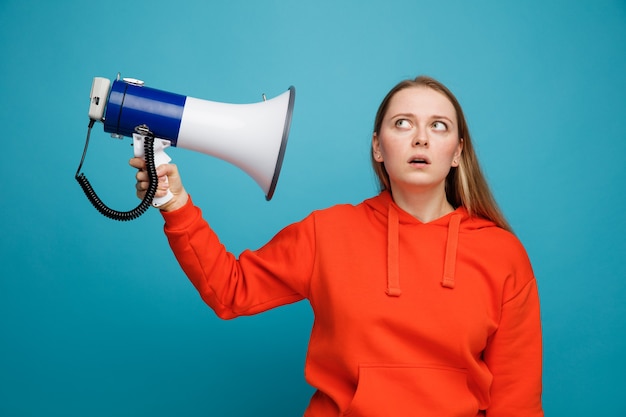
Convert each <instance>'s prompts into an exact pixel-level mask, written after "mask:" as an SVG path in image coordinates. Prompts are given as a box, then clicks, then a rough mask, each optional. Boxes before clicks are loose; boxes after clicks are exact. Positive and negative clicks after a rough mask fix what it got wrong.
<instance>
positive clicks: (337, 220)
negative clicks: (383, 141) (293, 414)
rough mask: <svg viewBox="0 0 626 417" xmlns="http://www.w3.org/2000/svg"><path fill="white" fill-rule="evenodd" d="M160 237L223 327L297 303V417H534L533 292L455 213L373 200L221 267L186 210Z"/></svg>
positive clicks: (521, 267)
mask: <svg viewBox="0 0 626 417" xmlns="http://www.w3.org/2000/svg"><path fill="white" fill-rule="evenodd" d="M163 216H164V218H165V221H166V224H165V232H166V234H167V237H168V239H169V242H170V245H171V247H172V249H173V251H174V254H175V255H176V257H177V259H178V261H179V263H180V265H181V266H182V268H183V270H184V271H185V273H186V274H187V276H188V277H189V279H190V280H191V281H192V283H193V284H194V286H195V287H196V288H197V290H198V291H199V293H200V295H201V296H202V298H203V299H204V301H205V302H206V303H207V304H208V305H209V306H211V308H213V310H214V311H215V312H216V314H217V315H218V316H219V317H221V318H224V319H228V318H233V317H237V316H240V315H250V314H256V313H259V312H262V311H265V310H267V309H270V308H273V307H277V306H280V305H284V304H287V303H292V302H296V301H299V300H302V299H305V298H306V299H308V300H309V302H310V304H311V306H312V308H313V312H314V317H315V320H314V324H313V329H312V333H311V338H310V342H309V348H308V353H307V359H306V367H305V375H306V379H307V381H308V382H309V383H310V384H311V385H312V386H314V387H315V388H316V389H317V391H316V393H315V394H314V396H313V397H312V399H311V401H310V404H309V406H308V408H307V410H306V412H305V416H307V417H320V416H321V417H329V416H351V417H361V416H367V417H390V416H393V417H396V416H398V417H400V416H437V417H453V416H458V417H475V416H483V415H486V416H489V417H515V416H520V417H522V416H523V417H538V416H543V411H542V405H541V328H540V315H539V299H538V294H537V285H536V281H535V279H534V276H533V272H532V269H531V265H530V263H529V260H528V257H527V255H526V252H525V250H524V248H523V247H522V245H521V243H520V242H519V241H518V240H517V239H516V238H515V237H514V236H513V235H512V234H510V233H508V232H506V231H504V230H502V229H500V228H498V227H496V226H495V225H494V224H493V223H492V222H490V221H487V220H483V219H478V218H470V217H469V215H468V213H467V211H466V210H465V209H463V208H459V209H457V210H456V211H454V212H453V213H450V214H448V215H446V216H444V217H441V218H440V219H437V220H435V221H432V222H430V223H422V222H420V221H419V220H417V219H415V218H414V217H413V216H411V215H410V214H408V213H406V212H405V211H403V210H402V209H400V208H399V207H398V206H397V205H396V204H395V203H394V202H393V200H392V198H391V196H390V195H389V194H388V193H387V192H383V193H381V194H380V195H379V196H376V197H374V198H371V199H368V200H365V201H364V202H363V203H361V204H359V205H356V206H352V205H339V206H335V207H332V208H329V209H326V210H320V211H315V212H313V213H312V214H311V215H309V216H308V217H307V218H305V219H304V220H302V221H300V222H298V223H295V224H292V225H290V226H288V227H286V228H285V229H283V230H282V231H280V232H279V233H278V234H277V235H276V236H275V237H274V238H273V239H272V240H271V241H270V242H269V243H267V244H266V245H265V246H264V247H262V248H261V249H259V250H256V251H250V250H247V251H244V252H243V253H242V254H241V255H240V256H239V258H238V259H237V258H235V256H233V255H232V254H230V253H229V252H227V251H226V249H225V248H224V247H223V245H222V244H221V243H220V242H219V240H218V237H217V236H216V235H215V233H214V232H213V231H212V230H211V229H210V227H209V226H208V225H207V223H206V222H205V221H204V220H203V219H202V217H201V212H200V209H199V208H197V207H195V206H194V205H193V203H192V202H191V201H190V202H189V203H188V204H187V205H186V206H185V207H183V208H181V209H179V210H177V211H174V212H169V213H163Z"/></svg>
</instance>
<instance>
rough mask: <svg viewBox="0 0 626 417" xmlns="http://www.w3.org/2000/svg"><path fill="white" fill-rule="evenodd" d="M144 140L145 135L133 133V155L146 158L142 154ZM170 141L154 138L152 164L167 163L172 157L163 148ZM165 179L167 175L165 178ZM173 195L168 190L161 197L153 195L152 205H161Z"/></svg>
mask: <svg viewBox="0 0 626 417" xmlns="http://www.w3.org/2000/svg"><path fill="white" fill-rule="evenodd" d="M144 141H145V136H143V135H140V134H138V133H133V149H134V151H135V156H136V157H138V158H143V159H144V160H145V159H146V156H145V154H144ZM170 144H171V142H170V141H169V140H166V139H159V138H154V166H155V167H158V166H159V165H163V164H167V163H169V162H170V161H171V160H172V158H170V157H169V155H168V154H166V153H165V149H166V148H168V147H169V146H170ZM165 180H166V181H167V177H166V178H165ZM172 197H174V195H173V194H172V192H171V191H170V190H167V194H166V195H165V196H163V197H154V199H153V200H152V206H153V207H161V206H162V205H163V204H165V203H167V202H168V201H170V200H171V199H172Z"/></svg>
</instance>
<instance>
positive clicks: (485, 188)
mask: <svg viewBox="0 0 626 417" xmlns="http://www.w3.org/2000/svg"><path fill="white" fill-rule="evenodd" d="M410 87H428V88H431V89H433V90H435V91H438V92H440V93H442V94H444V95H445V96H446V97H447V98H448V99H449V100H450V102H451V103H452V105H453V106H454V109H455V111H456V118H457V122H458V129H459V131H458V134H459V138H463V151H462V152H461V158H460V163H459V166H458V167H452V168H451V169H450V172H449V173H448V176H447V177H446V184H445V190H446V198H447V199H448V202H449V203H450V204H452V205H453V206H454V207H459V206H463V207H465V209H466V210H467V212H468V213H469V214H470V216H476V217H482V218H484V219H488V220H491V221H493V222H494V223H495V224H496V225H498V226H499V227H501V228H503V229H505V230H508V231H512V229H511V226H510V225H509V223H508V222H507V220H506V218H505V217H504V215H503V214H502V211H501V210H500V208H499V207H498V204H497V203H496V201H495V198H494V197H493V194H492V193H491V190H490V189H489V185H488V184H487V180H486V179H485V176H484V175H483V173H482V170H481V169H480V164H479V163H478V158H477V157H476V152H475V151H474V147H473V146H472V139H471V136H470V132H469V128H468V126H467V122H466V120H465V115H464V114H463V109H462V108H461V105H460V104H459V101H458V100H457V99H456V97H455V96H454V94H452V92H451V91H450V90H449V89H448V88H447V87H446V86H445V85H443V84H442V83H440V82H439V81H437V80H435V79H433V78H431V77H427V76H424V75H420V76H419V77H417V78H415V79H413V80H411V79H409V80H404V81H401V82H399V83H398V84H396V86H395V87H393V88H392V89H391V90H390V91H389V93H387V95H386V96H385V98H384V99H383V101H382V102H381V103H380V106H379V107H378V111H377V112H376V119H375V120H374V133H375V134H377V135H378V134H379V133H380V128H381V125H382V122H383V119H384V117H385V114H386V113H387V109H388V107H389V102H390V101H391V99H392V98H393V97H394V96H395V95H396V93H398V92H399V91H401V90H404V89H406V88H410ZM370 158H371V161H372V167H373V169H374V173H375V174H376V176H377V177H378V181H379V186H380V190H381V191H383V190H389V192H391V191H392V190H391V183H390V181H389V174H388V173H387V170H386V169H385V164H384V162H378V161H376V160H375V159H374V155H373V153H370Z"/></svg>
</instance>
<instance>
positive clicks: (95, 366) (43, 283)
mask: <svg viewBox="0 0 626 417" xmlns="http://www.w3.org/2000/svg"><path fill="white" fill-rule="evenodd" d="M118 72H121V74H122V76H126V77H134V78H140V79H143V80H144V81H145V82H146V84H147V85H149V86H151V87H154V88H159V89H164V90H167V91H172V92H176V93H179V94H184V95H190V96H194V97H198V98H203V99H208V100H214V101H221V102H231V103H254V102H258V101H259V100H260V99H261V95H262V94H266V95H267V97H268V98H272V97H274V96H276V95H278V94H280V93H282V92H284V91H286V89H287V88H288V87H289V86H290V85H294V86H295V87H296V89H297V97H296V107H295V112H294V118H293V123H292V129H291V135H290V139H289V144H288V147H287V154H286V158H285V161H284V164H283V170H282V174H281V177H280V180H279V183H278V188H277V190H276V194H275V196H274V198H273V200H272V201H270V202H266V201H265V199H264V198H263V193H262V191H261V190H260V188H258V186H257V185H256V184H255V183H254V182H253V181H252V180H251V179H250V178H249V177H247V176H246V175H245V174H244V173H243V172H242V171H240V170H239V169H237V168H235V167H232V166H231V165H228V164H226V163H224V162H222V161H219V160H216V159H214V158H211V157H208V156H206V155H200V154H196V153H193V152H190V151H186V150H184V149H173V150H171V151H170V152H169V154H170V155H171V156H172V157H173V158H174V161H175V162H176V163H177V164H178V165H179V166H180V169H181V171H182V173H183V175H184V179H185V184H186V186H187V188H188V189H189V190H190V191H191V192H192V194H193V195H194V199H195V201H196V203H197V204H198V205H199V206H200V207H202V209H203V210H204V213H205V216H206V217H207V218H208V219H209V220H210V221H211V223H212V225H213V226H214V228H215V229H216V230H217V232H218V233H219V235H220V237H221V238H222V240H223V242H224V243H225V244H226V245H227V247H228V248H229V249H230V250H231V251H233V252H235V253H239V252H240V251H242V250H243V249H245V248H256V247H259V246H260V245H262V244H263V243H265V242H266V241H267V240H268V239H270V238H271V236H272V235H273V234H274V233H276V232H277V231H278V230H279V229H280V228H282V227H283V226H285V225H287V224H288V223H291V222H293V221H296V220H299V219H301V218H302V217H304V216H305V215H306V214H308V213H309V212H310V211H311V210H314V209H318V208H323V207H327V206H329V205H332V204H337V203H345V202H350V203H358V202H360V201H362V200H363V199H365V198H367V197H370V196H371V195H373V194H374V193H376V182H375V181H374V177H373V175H372V173H371V172H370V168H369V159H368V158H369V152H370V140H371V129H372V123H373V118H374V113H375V111H376V108H377V106H378V103H379V101H380V100H381V99H382V97H383V96H384V94H385V93H386V92H387V91H388V89H389V88H391V87H392V86H393V85H394V84H395V83H396V82H398V81H400V80H401V79H404V78H407V77H414V76H415V75H418V74H428V75H431V76H434V77H436V78H438V79H440V80H441V81H443V82H444V83H446V84H447V85H448V86H449V87H450V88H451V89H452V90H453V91H454V92H455V93H456V95H457V96H458V98H459V100H460V101H461V103H462V105H463V106H464V109H465V111H466V116H467V118H468V120H469V124H470V129H471V131H472V135H473V138H474V141H475V143H476V146H477V149H478V153H479V156H480V159H481V162H482V165H483V168H484V170H485V172H486V175H487V177H488V179H489V181H490V183H491V185H492V188H493V190H494V193H495V194H496V197H497V199H498V201H499V203H500V205H501V206H502V208H503V210H504V211H505V213H506V214H507V216H508V218H509V219H510V221H511V223H512V225H513V227H514V228H515V230H516V232H517V234H518V236H519V237H520V239H521V240H522V242H523V243H524V244H525V246H526V248H527V250H528V253H529V255H530V257H531V259H532V262H533V265H534V268H535V272H536V276H537V279H538V282H539V288H540V294H541V301H542V315H543V328H544V340H545V352H544V363H545V367H544V406H545V410H546V413H547V415H549V416H567V417H572V416H588V415H601V416H606V417H609V416H615V417H617V416H624V415H626V399H625V397H624V391H625V390H626V383H625V382H624V374H625V373H626V303H624V298H625V296H626V264H625V258H626V245H625V241H624V233H625V232H626V221H625V220H624V213H623V212H624V202H625V197H624V194H625V191H626V189H625V188H626V187H625V185H624V184H625V181H626V168H625V164H624V156H625V155H626V98H625V97H626V77H625V76H626V2H624V1H623V0H613V1H610V0H599V1H592V0H586V1H565V0H563V1H556V0H541V1H538V0H534V1H526V2H512V1H511V2H506V1H495V0H493V1H477V2H470V1H461V0H458V1H440V2H436V1H423V0H410V1H400V0H385V1H341V0H337V1H328V0H318V1H315V2H296V1H281V0H275V1H262V0H258V1H252V0H250V1H241V0H233V1H223V2H216V1H199V0H198V1H177V2H171V1H155V0H149V1H148V0H144V1H141V0H125V1H117V0H114V1H108V2H95V1H84V0H80V1H79V0H76V1H68V0H59V1H44V0H42V1H29V0H0V74H1V77H0V106H1V109H2V111H1V113H0V121H1V126H2V131H3V132H2V136H3V140H2V146H1V147H0V149H1V153H2V164H1V166H2V173H3V175H2V177H3V180H2V185H1V186H0V190H1V191H2V199H1V203H0V216H1V218H2V223H3V224H2V233H1V234H0V275H1V278H0V415H1V416H7V417H13V416H24V417H26V416H29V417H30V416H48V417H50V416H63V417H71V416H80V417H82V416H95V417H97V416H103V417H104V416H107V417H108V416H119V417H123V416H173V415H177V416H249V415H255V416H297V415H301V414H302V412H303V410H304V408H305V407H306V404H307V402H308V399H309V396H310V395H311V393H312V389H311V387H309V386H308V385H307V384H306V383H305V381H304V376H303V366H304V358H305V353H306V346H307V341H308V334H309V331H310V327H311V323H312V315H311V312H310V309H309V307H308V305H307V304H306V303H298V304H294V305H290V306H286V307H283V308H279V309H276V310H273V311H270V312H267V313H266V314H263V315H259V316H256V317H247V318H240V319H236V320H232V321H228V322H224V321H220V320H219V319H217V318H216V317H215V315H214V314H213V313H212V311H211V310H210V309H209V308H208V307H206V306H205V305H204V304H203V303H202V301H201V300H200V298H199V297H198V296H197V293H196V292H195V290H194V289H193V287H192V286H191V284H190V283H189V282H188V281H187V279H186V278H185V276H184V275H183V273H182V272H181V271H180V269H179V267H178V265H177V264H176V262H175V259H174V258H173V256H172V254H171V252H170V251H169V248H168V246H167V243H166V240H165V237H164V236H163V233H162V223H163V222H162V219H161V217H160V215H159V214H158V212H157V211H155V210H150V211H149V212H148V213H147V214H145V215H144V216H142V217H141V218H140V219H138V220H136V221H133V222H130V223H119V222H114V221H112V220H109V219H107V218H105V217H103V216H101V215H100V214H98V213H97V212H96V211H95V209H94V208H93V207H92V206H91V205H90V204H89V202H88V201H87V200H86V198H85V196H84V195H83V193H82V190H81V189H80V188H79V186H78V184H77V183H76V182H75V180H74V173H75V171H76V168H77V166H78V162H79V160H80V156H81V154H82V150H83V144H84V137H85V133H86V128H87V123H88V119H87V109H88V105H89V90H90V87H91V81H92V78H93V77H94V76H103V77H107V78H111V79H112V78H114V77H115V76H116V74H117V73H118ZM129 144H130V141H129V140H128V139H126V140H124V141H118V140H115V139H111V138H110V137H109V135H107V134H105V133H104V132H103V131H102V127H101V125H98V126H96V129H95V130H94V133H93V135H92V141H91V147H90V149H89V153H88V155H87V159H86V162H85V166H84V172H85V173H86V174H87V176H88V177H89V179H90V180H91V181H92V183H93V185H94V187H95V189H96V191H97V192H98V193H99V194H100V195H101V197H102V198H103V200H105V202H107V203H108V204H109V205H111V206H113V207H114V208H117V209H120V210H125V209H130V208H132V207H134V206H135V205H136V204H137V203H138V200H136V199H135V196H134V188H133V186H134V179H133V176H134V170H133V169H132V168H130V167H128V165H127V163H128V159H130V157H131V156H132V149H131V147H130V146H129Z"/></svg>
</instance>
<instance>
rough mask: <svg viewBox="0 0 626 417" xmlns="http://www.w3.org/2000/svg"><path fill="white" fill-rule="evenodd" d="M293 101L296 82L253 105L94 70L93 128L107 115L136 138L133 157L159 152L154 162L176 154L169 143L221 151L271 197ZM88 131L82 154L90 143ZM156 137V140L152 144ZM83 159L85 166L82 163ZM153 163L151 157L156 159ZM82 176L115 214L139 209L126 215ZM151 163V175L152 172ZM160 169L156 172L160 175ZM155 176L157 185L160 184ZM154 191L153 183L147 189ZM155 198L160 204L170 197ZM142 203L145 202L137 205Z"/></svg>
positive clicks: (111, 124)
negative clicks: (166, 88)
mask: <svg viewBox="0 0 626 417" xmlns="http://www.w3.org/2000/svg"><path fill="white" fill-rule="evenodd" d="M294 101H295V88H294V87H293V86H291V87H289V89H288V90H287V91H286V92H284V93H283V94H281V95H279V96H277V97H275V98H273V99H271V100H267V99H266V98H265V95H263V100H262V101H260V102H258V103H252V104H230V103H220V102H215V101H209V100H202V99H198V98H194V97H188V96H184V95H180V94H175V93H171V92H167V91H162V90H157V89H154V88H150V87H146V86H145V85H144V82H143V81H141V80H137V79H134V78H123V79H120V76H119V74H118V76H117V79H116V80H114V81H113V83H111V81H110V80H109V79H107V78H102V77H95V78H94V79H93V83H92V86H91V94H90V106H89V119H90V124H89V131H91V128H92V127H93V125H94V123H95V122H102V123H103V125H104V131H105V132H107V133H110V134H111V136H113V137H117V138H122V137H132V138H133V142H134V152H135V156H139V157H143V158H145V159H146V160H147V161H148V159H150V160H152V159H154V164H155V166H158V165H161V164H162V163H167V162H170V161H171V158H170V157H169V156H168V155H167V154H166V153H165V151H164V150H165V149H166V148H168V147H170V146H172V147H178V148H185V149H189V150H192V151H196V152H201V153H204V154H207V155H211V156H214V157H217V158H219V159H221V160H224V161H227V162H229V163H231V164H233V165H235V166H237V167H238V168H240V169H242V170H243V171H244V172H246V173H247V174H248V175H249V176H250V177H252V179H253V180H254V181H255V182H256V183H257V184H258V185H259V186H260V187H261V189H262V190H263V192H264V193H265V198H266V200H268V201H269V200H270V199H271V198H272V196H273V194H274V191H275V188H276V184H277V181H278V177H279V174H280V170H281V167H282V162H283V158H284V154H285V149H286V146H287V139H288V136H289V130H290V126H291V118H292V114H293V107H294ZM88 141H89V133H88V135H87V143H86V145H85V152H83V160H84V157H85V153H86V150H87V144H88ZM148 142H150V143H148ZM82 162H83V161H82V160H81V166H82ZM150 162H151V161H150ZM79 171H80V166H79V169H78V171H77V173H76V178H77V180H78V181H79V183H80V184H81V186H82V187H83V190H84V191H85V193H86V194H87V197H88V198H89V199H90V201H91V202H92V203H94V206H96V208H97V209H98V210H99V211H100V212H101V213H102V214H104V215H106V216H107V217H110V218H114V219H116V220H129V218H125V217H128V216H130V217H131V218H135V217H137V216H138V215H140V214H142V213H143V211H145V208H142V209H140V211H141V213H140V214H138V215H137V214H136V213H134V214H133V215H128V216H124V215H122V216H121V217H123V218H117V217H120V216H119V214H120V212H115V211H114V210H110V209H108V208H106V207H98V206H104V205H103V204H102V203H101V202H99V203H98V200H99V199H98V198H97V196H96V195H95V192H93V190H92V189H90V185H89V183H88V181H87V180H86V178H85V177H84V175H83V174H80V175H79ZM150 171H151V170H150V169H149V174H150ZM155 173H156V171H155V172H154V173H153V174H155ZM156 182H157V181H156V176H155V177H154V178H151V186H152V185H153V184H152V183H154V185H153V187H151V188H154V191H156ZM149 191H150V190H149ZM149 194H152V196H150V198H151V199H152V201H151V204H152V205H153V206H156V207H158V206H161V205H163V204H165V203H166V202H167V201H169V199H170V198H171V194H168V196H166V197H162V198H154V193H149ZM138 209H139V207H138Z"/></svg>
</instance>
